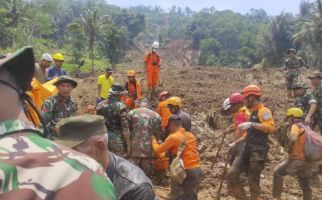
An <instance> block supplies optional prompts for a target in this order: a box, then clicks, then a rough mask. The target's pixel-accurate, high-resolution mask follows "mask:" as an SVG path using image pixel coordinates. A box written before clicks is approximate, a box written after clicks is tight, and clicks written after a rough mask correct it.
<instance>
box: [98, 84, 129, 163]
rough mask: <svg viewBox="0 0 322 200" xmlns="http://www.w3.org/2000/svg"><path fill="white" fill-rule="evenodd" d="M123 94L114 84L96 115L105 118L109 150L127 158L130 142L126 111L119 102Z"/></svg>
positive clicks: (117, 85)
mask: <svg viewBox="0 0 322 200" xmlns="http://www.w3.org/2000/svg"><path fill="white" fill-rule="evenodd" d="M124 92H125V89H124V87H123V86H121V85H120V84H118V83H116V84H114V85H113V86H112V88H111V90H110V91H109V93H108V99H106V100H104V101H102V102H100V103H99V104H98V105H97V107H96V114H97V115H101V116H103V117H104V118H105V124H106V128H107V132H108V147H109V150H110V151H111V152H113V153H115V154H116V155H118V156H124V157H125V158H128V157H130V155H131V141H130V133H129V122H128V120H127V109H126V106H125V105H124V104H123V103H122V102H121V96H122V95H123V94H124ZM125 149H126V151H125ZM124 154H125V155H124Z"/></svg>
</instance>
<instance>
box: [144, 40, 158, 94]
mask: <svg viewBox="0 0 322 200" xmlns="http://www.w3.org/2000/svg"><path fill="white" fill-rule="evenodd" d="M158 49H159V42H156V41H155V42H153V44H152V51H151V52H149V53H147V54H146V55H145V57H144V68H145V72H146V84H147V89H148V91H147V93H148V94H147V96H148V98H149V99H152V97H153V95H154V92H155V89H156V88H157V87H158V82H159V73H160V63H161V60H160V56H159V54H158V53H157V51H158Z"/></svg>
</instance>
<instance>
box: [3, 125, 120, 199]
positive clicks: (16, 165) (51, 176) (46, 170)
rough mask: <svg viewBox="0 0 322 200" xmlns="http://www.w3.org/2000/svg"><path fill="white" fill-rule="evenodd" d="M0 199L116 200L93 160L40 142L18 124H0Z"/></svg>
mask: <svg viewBox="0 0 322 200" xmlns="http://www.w3.org/2000/svg"><path fill="white" fill-rule="evenodd" d="M0 127H1V130H0V135H5V134H9V135H7V136H4V137H2V138H1V139H0V147H1V148H0V182H1V185H0V199H17V200H18V199H24V200H34V199H57V200H67V199H77V200H82V199H84V200H85V199H107V200H109V199H115V192H114V186H113V184H112V183H111V182H110V181H109V179H108V178H107V177H106V176H105V174H104V170H103V169H102V168H101V166H100V165H99V164H98V163H97V162H95V161H94V160H93V159H91V158H89V157H88V156H85V155H83V154H81V153H78V152H76V151H73V150H71V149H68V148H65V147H63V146H59V145H57V144H55V143H54V142H52V141H50V140H47V139H44V138H42V137H41V136H40V135H38V134H37V130H36V129H33V128H32V126H30V127H29V128H28V127H27V126H25V125H24V124H23V123H21V122H20V121H12V122H6V123H1V124H0Z"/></svg>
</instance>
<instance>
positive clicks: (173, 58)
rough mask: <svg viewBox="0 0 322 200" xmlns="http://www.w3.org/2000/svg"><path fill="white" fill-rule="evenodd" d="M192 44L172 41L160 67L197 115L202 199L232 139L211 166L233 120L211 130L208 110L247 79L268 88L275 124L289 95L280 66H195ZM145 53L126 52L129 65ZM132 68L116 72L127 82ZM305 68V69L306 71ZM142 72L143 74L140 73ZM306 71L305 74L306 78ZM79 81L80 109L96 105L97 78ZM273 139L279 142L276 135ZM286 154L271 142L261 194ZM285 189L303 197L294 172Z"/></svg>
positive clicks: (164, 81)
mask: <svg viewBox="0 0 322 200" xmlns="http://www.w3.org/2000/svg"><path fill="white" fill-rule="evenodd" d="M189 45H190V43H189V42H187V41H184V40H182V41H175V42H174V43H171V44H169V45H168V46H167V47H166V48H165V49H164V50H163V51H162V52H161V56H162V59H163V66H162V71H161V86H160V90H161V89H162V90H163V89H166V90H169V91H170V92H171V93H172V94H173V95H177V96H180V97H182V98H183V100H184V107H185V110H186V111H187V112H189V113H190V114H191V116H192V118H193V129H192V130H193V131H192V132H193V133H194V134H195V135H196V136H197V138H198V142H199V144H198V149H199V152H200V155H201V159H202V170H203V173H204V176H203V181H202V184H201V192H200V194H199V199H214V197H215V195H216V190H217V187H218V184H219V178H220V177H221V173H222V170H223V166H224V162H225V157H226V155H227V151H228V148H227V144H228V143H229V138H227V139H226V143H225V145H224V147H223V149H222V153H221V155H220V157H219V158H218V159H217V162H216V164H215V167H214V169H210V166H211V163H212V159H213V157H214V155H215V153H216V151H217V148H218V145H219V142H220V138H221V132H222V130H223V129H225V128H226V127H227V125H228V124H229V119H226V118H225V117H223V116H221V117H219V118H220V121H219V123H218V125H219V126H218V129H217V130H212V129H210V128H209V126H208V125H207V123H206V115H207V113H209V112H212V111H215V112H216V111H218V110H220V108H221V105H222V102H223V100H224V99H225V98H226V97H227V96H229V95H230V94H231V93H233V92H237V91H240V90H241V89H242V88H243V87H244V86H246V85H248V84H259V85H261V86H262V88H263V90H264V97H263V100H264V102H265V104H266V105H267V106H268V107H269V108H270V109H271V110H272V111H273V112H274V117H275V119H276V122H277V124H281V123H283V115H284V113H285V111H286V109H287V107H288V105H289V104H291V102H290V100H289V99H288V98H287V97H286V95H285V92H284V85H283V82H284V80H283V74H282V73H281V71H280V70H279V69H268V70H266V71H264V70H263V69H250V70H242V69H229V68H221V67H201V66H195V65H194V63H195V58H196V55H197V54H196V52H193V51H192V50H190V47H189ZM142 56H143V55H142V54H141V53H137V52H133V53H130V54H129V55H128V57H129V58H130V59H129V60H132V62H130V63H126V64H125V65H127V66H131V68H134V69H137V70H141V66H142V65H141V63H142V61H141V59H143V58H142ZM129 68H130V67H124V68H120V69H119V70H118V73H116V74H115V75H114V77H115V78H116V80H117V81H118V82H120V83H124V80H125V72H126V70H128V69H129ZM308 73H309V72H308V71H304V74H308ZM141 77H143V75H141ZM304 77H305V76H303V80H305V81H306V79H304ZM79 82H80V84H79V87H78V88H77V90H76V91H75V93H74V96H75V98H76V99H77V100H78V101H79V104H80V107H81V109H82V108H84V107H85V106H86V105H87V104H89V103H90V104H92V103H93V102H94V101H95V97H96V94H97V92H96V90H97V87H96V77H89V78H86V79H81V80H79ZM273 141H275V140H274V139H273ZM285 157H286V154H284V153H283V152H282V151H281V148H280V147H279V145H277V143H275V142H274V143H273V144H271V149H270V163H268V164H267V166H266V167H265V171H264V173H263V175H262V181H261V186H262V192H263V199H267V200H268V199H272V198H271V193H272V190H271V188H272V174H273V170H274V168H275V166H276V165H277V164H278V163H279V162H281V160H283V159H284V158H285ZM225 187H226V184H224V188H223V190H222V199H232V198H230V197H227V190H226V188H225ZM285 188H286V189H285V192H284V194H283V199H285V200H293V199H294V200H295V199H301V198H302V197H301V191H300V189H299V186H298V184H297V181H296V179H295V178H293V177H288V178H286V179H285ZM156 191H157V194H158V196H159V197H160V199H163V198H162V196H164V195H165V194H166V193H167V192H168V191H167V190H164V189H157V190H156ZM314 199H316V200H318V199H322V189H321V187H319V188H315V189H314Z"/></svg>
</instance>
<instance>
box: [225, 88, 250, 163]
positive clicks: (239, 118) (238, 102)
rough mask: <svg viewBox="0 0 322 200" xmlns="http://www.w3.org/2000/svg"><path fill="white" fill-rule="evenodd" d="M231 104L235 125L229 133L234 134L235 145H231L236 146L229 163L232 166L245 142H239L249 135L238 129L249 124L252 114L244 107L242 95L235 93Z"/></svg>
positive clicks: (230, 109) (231, 98)
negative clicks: (245, 123) (240, 125)
mask: <svg viewBox="0 0 322 200" xmlns="http://www.w3.org/2000/svg"><path fill="white" fill-rule="evenodd" d="M229 104H230V106H231V107H230V108H229V112H230V113H232V115H233V124H232V126H231V127H230V130H228V131H227V132H231V133H232V141H233V143H232V144H231V145H232V146H234V148H233V149H232V150H231V155H230V161H229V163H230V165H232V163H233V161H234V160H235V159H236V158H237V157H238V155H239V153H240V152H241V149H242V145H243V142H239V140H244V137H245V136H246V133H247V132H246V131H242V130H240V129H238V126H239V124H241V123H244V122H248V120H249V115H250V113H249V111H248V110H247V108H246V106H245V105H244V97H243V95H242V94H240V93H233V94H232V95H231V96H230V97H229ZM225 132H226V131H225ZM227 132H226V133H227ZM235 143H236V145H235Z"/></svg>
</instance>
